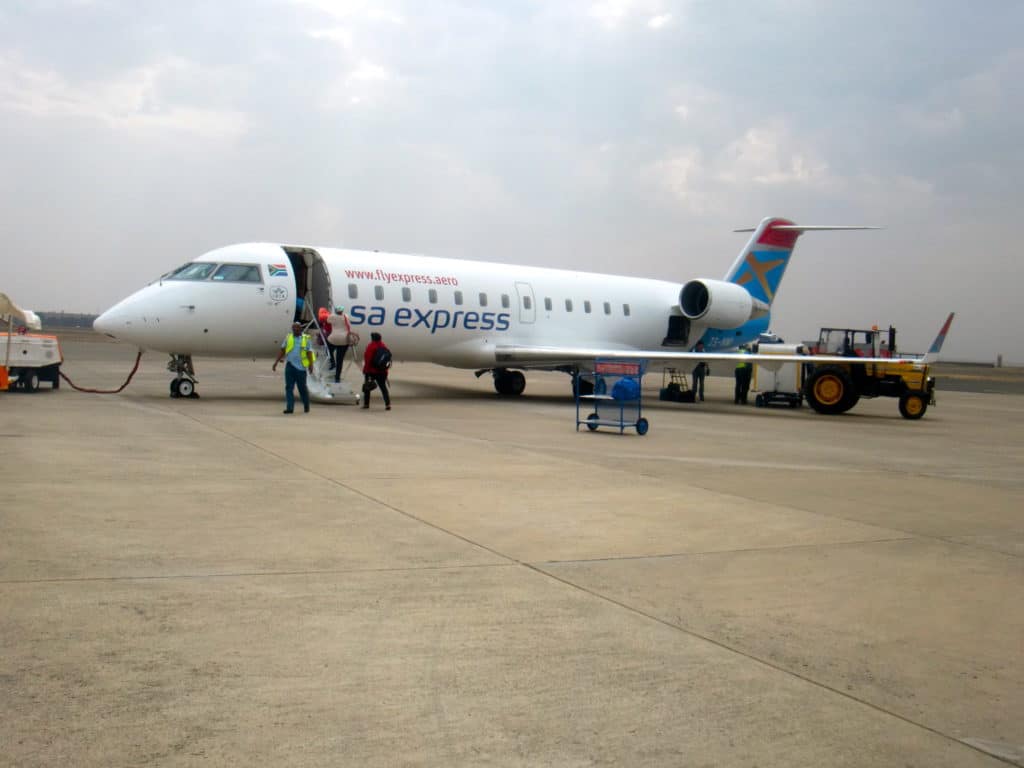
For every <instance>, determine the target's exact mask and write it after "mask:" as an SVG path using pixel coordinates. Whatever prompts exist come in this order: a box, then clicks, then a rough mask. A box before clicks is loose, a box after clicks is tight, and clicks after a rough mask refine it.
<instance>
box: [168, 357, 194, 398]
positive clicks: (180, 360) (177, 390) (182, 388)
mask: <svg viewBox="0 0 1024 768" xmlns="http://www.w3.org/2000/svg"><path fill="white" fill-rule="evenodd" d="M167 370H168V371H170V372H171V373H173V374H175V377H174V378H173V379H171V397H199V395H198V394H196V371H195V368H193V367H192V355H171V359H170V360H169V361H167Z"/></svg>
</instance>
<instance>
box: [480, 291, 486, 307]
mask: <svg viewBox="0 0 1024 768" xmlns="http://www.w3.org/2000/svg"><path fill="white" fill-rule="evenodd" d="M480 306H481V307H486V306H487V294H486V293H481V294H480Z"/></svg>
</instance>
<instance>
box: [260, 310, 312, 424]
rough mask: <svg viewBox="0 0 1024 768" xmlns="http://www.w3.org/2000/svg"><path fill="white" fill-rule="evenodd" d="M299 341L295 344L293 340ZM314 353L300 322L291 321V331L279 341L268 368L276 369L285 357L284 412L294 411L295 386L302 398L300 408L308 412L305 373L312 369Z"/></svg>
mask: <svg viewBox="0 0 1024 768" xmlns="http://www.w3.org/2000/svg"><path fill="white" fill-rule="evenodd" d="M296 341H298V342H299V343H298V344H296V343H295V342H296ZM315 358H316V355H315V354H314V353H313V350H312V349H311V348H310V339H309V336H308V335H307V334H305V333H303V332H302V323H292V332H291V333H290V334H288V335H287V336H285V338H284V341H282V342H281V351H280V352H278V353H277V360H275V361H274V365H273V366H272V367H271V369H270V370H272V371H276V370H277V364H278V363H280V362H281V361H282V360H285V359H287V362H286V363H285V365H284V412H285V413H293V412H294V411H295V392H294V389H295V387H298V388H299V397H301V398H302V410H303V411H304V412H305V413H309V387H307V386H306V375H307V373H308V372H311V371H312V370H313V360H314V359H315Z"/></svg>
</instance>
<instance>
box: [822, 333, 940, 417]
mask: <svg viewBox="0 0 1024 768" xmlns="http://www.w3.org/2000/svg"><path fill="white" fill-rule="evenodd" d="M808 346H809V347H810V348H811V353H812V354H818V355H838V356H842V357H848V358H850V362H849V363H825V364H822V365H816V364H814V363H806V364H805V366H804V397H805V398H806V399H807V402H808V404H809V405H810V406H811V408H813V409H814V410H816V411H817V412H818V413H827V414H833V413H845V412H846V411H848V410H850V409H851V408H853V406H855V405H856V404H857V401H859V400H860V399H861V398H862V397H896V398H899V403H900V414H901V415H902V416H903V418H905V419H920V418H921V417H922V416H924V412H925V411H926V410H928V406H929V405H934V404H935V379H934V378H933V377H932V376H930V375H929V369H930V366H929V365H928V363H927V362H926V360H925V359H924V358H922V359H901V358H899V357H898V356H897V354H896V329H895V328H893V327H892V326H889V331H888V334H887V337H883V335H882V332H880V331H879V330H878V328H872V329H870V330H861V329H855V328H822V329H821V333H820V334H819V335H818V342H817V344H814V343H813V342H812V343H811V344H809V345H808ZM858 358H875V359H878V358H892V362H882V363H878V362H875V363H868V362H857V359H858Z"/></svg>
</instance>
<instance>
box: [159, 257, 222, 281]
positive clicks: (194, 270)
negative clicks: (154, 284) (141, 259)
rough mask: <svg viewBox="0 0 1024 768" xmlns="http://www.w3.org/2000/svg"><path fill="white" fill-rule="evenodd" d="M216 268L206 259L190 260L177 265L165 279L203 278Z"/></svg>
mask: <svg viewBox="0 0 1024 768" xmlns="http://www.w3.org/2000/svg"><path fill="white" fill-rule="evenodd" d="M216 268H217V265H216V264H211V263H210V262H206V261H192V262H189V263H188V264H186V265H185V266H183V267H178V268H177V269H176V270H174V271H173V272H171V273H170V274H169V275H167V277H165V278H164V279H165V280H205V279H206V278H208V277H209V276H210V275H211V274H213V270H215V269H216Z"/></svg>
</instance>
